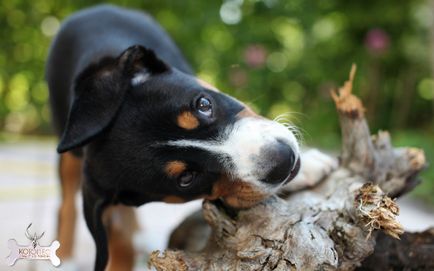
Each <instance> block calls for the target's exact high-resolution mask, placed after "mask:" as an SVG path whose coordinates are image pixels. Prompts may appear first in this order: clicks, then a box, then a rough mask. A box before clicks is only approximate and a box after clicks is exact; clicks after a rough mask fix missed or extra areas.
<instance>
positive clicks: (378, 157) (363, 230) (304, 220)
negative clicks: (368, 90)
mask: <svg viewBox="0 0 434 271" xmlns="http://www.w3.org/2000/svg"><path fill="white" fill-rule="evenodd" d="M354 74H355V67H353V68H352V70H351V73H350V80H349V81H347V82H345V84H344V86H343V87H341V88H340V89H339V90H338V91H337V92H332V97H333V100H334V101H335V103H336V108H337V111H338V114H339V119H340V123H341V128H342V151H341V155H340V157H339V159H338V161H339V167H337V168H336V169H333V170H331V171H330V170H325V172H327V173H328V174H327V175H326V176H324V178H321V181H320V182H316V183H312V180H308V179H306V180H305V182H306V184H309V185H306V187H304V188H301V189H298V190H295V191H294V190H291V189H289V190H288V191H290V192H288V193H286V195H285V196H284V197H282V196H281V197H279V196H273V197H271V198H269V199H267V200H265V201H263V202H261V203H260V204H258V205H256V206H254V207H252V208H250V209H244V210H233V209H230V208H228V207H227V206H225V204H224V203H222V202H221V201H214V202H210V201H204V203H203V208H202V213H203V218H204V219H205V220H202V219H201V217H200V216H198V215H197V214H196V215H195V216H193V217H190V218H188V219H187V220H186V221H185V222H184V223H183V224H181V226H180V227H179V228H178V229H177V230H176V231H175V232H174V234H173V235H172V238H171V240H172V241H171V244H172V247H175V248H178V249H182V250H167V251H165V252H162V253H161V252H159V251H156V252H153V254H152V255H151V259H150V265H151V266H154V267H155V268H156V269H157V270H336V269H339V270H354V269H355V268H357V267H359V266H360V265H361V263H362V261H363V260H364V259H365V258H366V257H368V256H369V255H370V254H371V253H372V252H373V251H374V247H375V244H376V237H377V233H376V230H380V231H382V232H384V233H386V234H388V235H389V236H392V237H394V238H399V236H400V235H401V234H402V233H403V230H402V227H401V225H400V224H399V223H398V222H397V221H396V219H395V218H396V216H397V215H398V213H399V208H398V206H397V204H396V203H395V202H394V201H393V200H392V199H391V198H390V197H389V196H388V195H390V196H392V197H396V196H399V195H402V194H404V193H406V192H408V191H409V190H411V189H412V188H413V187H414V186H415V185H416V184H417V183H418V179H417V174H418V173H419V172H420V171H421V170H422V169H423V168H424V167H425V157H424V153H423V151H422V150H419V149H415V148H397V149H395V148H393V147H392V144H391V141H390V136H389V134H388V133H387V132H379V133H378V134H376V135H374V136H371V135H370V132H369V128H368V125H367V123H366V120H365V114H364V107H363V105H362V103H361V101H360V100H359V99H358V98H357V97H356V96H354V95H353V94H352V82H353V78H354ZM302 163H303V161H302ZM201 221H202V222H201ZM203 221H206V223H204V222H203ZM208 225H209V226H210V227H209V226H208ZM204 236H205V237H207V238H208V239H207V238H204ZM204 240H208V241H207V242H204Z"/></svg>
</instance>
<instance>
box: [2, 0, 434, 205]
mask: <svg viewBox="0 0 434 271" xmlns="http://www.w3.org/2000/svg"><path fill="white" fill-rule="evenodd" d="M109 2H113V3H116V4H118V5H121V6H126V7H130V8H139V9H143V10H146V11H148V12H149V13H150V14H152V15H153V16H154V17H155V18H156V19H157V20H158V21H159V22H160V23H161V24H162V25H163V26H164V28H166V29H167V31H168V32H169V33H170V35H171V36H172V37H173V38H174V40H175V41H176V42H177V44H178V45H179V47H180V48H181V49H182V51H183V52H184V54H185V55H186V57H187V59H188V60H189V61H190V63H191V64H192V66H193V68H194V70H195V71H196V72H197V74H198V75H199V76H200V77H201V78H203V79H205V80H206V81H209V82H210V83H212V84H215V85H216V86H217V87H219V88H220V89H222V90H224V91H226V92H228V93H230V94H232V95H233V96H235V97H237V98H238V99H240V100H242V101H245V102H247V103H248V104H250V105H251V106H253V107H254V108H255V109H256V110H257V111H259V112H260V113H261V114H264V115H266V116H268V117H271V118H273V117H275V116H277V115H279V114H282V113H285V112H292V113H291V115H290V116H291V119H292V121H293V122H294V123H295V124H296V125H298V126H299V127H300V128H301V130H302V136H303V140H304V142H305V144H307V145H309V146H318V147H321V148H325V149H330V150H335V151H337V150H338V149H339V144H340V141H339V138H340V130H339V126H338V120H337V116H336V112H335V109H334V105H333V103H332V101H331V99H330V95H329V92H330V90H331V89H333V88H335V87H337V86H339V85H340V84H341V83H342V82H343V81H344V80H346V79H347V77H348V72H349V69H350V66H351V64H352V63H357V66H358V71H357V76H356V81H355V92H356V93H357V94H359V95H360V96H361V97H362V99H363V101H364V102H365V105H366V109H367V115H368V119H369V123H370V125H371V128H372V131H373V132H374V131H377V130H378V129H385V130H390V131H391V133H392V137H393V141H394V143H395V144H396V145H409V146H415V147H420V148H423V149H425V151H426V155H427V157H428V159H429V160H430V161H434V119H433V115H434V80H433V67H434V17H433V13H434V1H433V0H406V1H396V0H382V1H374V0H365V1H337V0H324V1H315V0H290V1H289V0H244V1H243V0H227V1H211V0H208V1H196V0H182V1H167V0H155V1H144V0H141V1H139V0H121V1H109ZM97 3H99V1H89V0H86V1H83V0H74V1H72V0H70V1H57V0H4V1H1V2H0V97H1V99H0V130H1V133H0V142H3V143H5V142H6V143H8V142H14V143H17V142H18V143H19V142H20V141H21V140H24V141H25V140H27V139H28V138H32V139H36V140H42V141H46V140H48V141H53V142H54V141H55V138H54V137H53V136H52V129H51V126H50V114H49V107H48V103H47V99H48V91H47V85H46V83H45V81H44V65H45V59H46V57H47V52H48V49H49V46H50V41H51V40H52V39H53V37H54V35H55V34H56V31H57V30H58V28H59V26H60V24H61V22H62V20H63V19H64V18H65V17H67V16H68V15H69V14H71V13H73V12H74V11H77V10H79V9H82V8H85V7H88V6H91V5H94V4H97ZM61 68H62V67H59V69H61ZM422 176H423V179H424V182H423V183H422V184H421V185H420V186H419V187H418V188H417V189H416V191H415V192H414V194H415V195H417V196H418V197H421V198H423V199H425V200H427V201H431V202H432V203H434V196H433V195H434V167H432V168H431V169H428V170H426V171H425V172H424V173H423V174H422Z"/></svg>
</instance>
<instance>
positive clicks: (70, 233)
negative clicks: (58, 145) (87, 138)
mask: <svg viewBox="0 0 434 271" xmlns="http://www.w3.org/2000/svg"><path fill="white" fill-rule="evenodd" d="M81 172H82V160H81V158H78V157H76V156H74V155H73V154H72V153H71V152H65V153H62V154H61V155H60V160H59V177H60V188H61V192H62V198H61V205H60V208H59V211H58V225H57V238H58V240H59V242H60V244H61V246H60V248H59V252H58V255H59V257H60V259H62V261H63V262H64V261H68V260H70V259H71V258H72V253H73V248H74V237H75V225H76V217H77V212H76V208H75V196H76V194H77V192H78V190H79V188H80V181H81Z"/></svg>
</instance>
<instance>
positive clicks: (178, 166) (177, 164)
mask: <svg viewBox="0 0 434 271" xmlns="http://www.w3.org/2000/svg"><path fill="white" fill-rule="evenodd" d="M186 168H187V165H186V164H185V163H184V162H182V161H177V160H175V161H170V162H168V163H167V164H166V167H165V168H164V170H165V172H166V174H167V175H168V176H171V177H177V176H179V175H180V174H181V173H182V172H184V170H185V169H186Z"/></svg>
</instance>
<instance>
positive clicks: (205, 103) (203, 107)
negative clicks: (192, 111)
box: [196, 97, 212, 117]
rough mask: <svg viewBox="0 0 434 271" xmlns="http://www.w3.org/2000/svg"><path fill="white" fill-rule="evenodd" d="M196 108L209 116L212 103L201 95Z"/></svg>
mask: <svg viewBox="0 0 434 271" xmlns="http://www.w3.org/2000/svg"><path fill="white" fill-rule="evenodd" d="M196 108H197V110H198V111H199V113H201V114H202V115H204V116H207V117H210V116H211V115H212V104H211V101H210V100H209V99H207V98H204V97H201V98H199V100H197V104H196Z"/></svg>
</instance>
